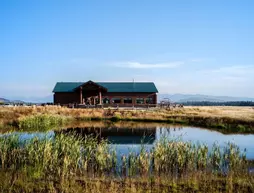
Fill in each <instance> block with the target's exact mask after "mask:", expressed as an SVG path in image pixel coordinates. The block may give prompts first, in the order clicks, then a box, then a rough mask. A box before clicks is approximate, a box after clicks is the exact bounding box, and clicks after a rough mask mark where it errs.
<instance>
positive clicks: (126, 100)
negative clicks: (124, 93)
mask: <svg viewBox="0 0 254 193" xmlns="http://www.w3.org/2000/svg"><path fill="white" fill-rule="evenodd" d="M123 102H124V103H132V98H124V99H123Z"/></svg>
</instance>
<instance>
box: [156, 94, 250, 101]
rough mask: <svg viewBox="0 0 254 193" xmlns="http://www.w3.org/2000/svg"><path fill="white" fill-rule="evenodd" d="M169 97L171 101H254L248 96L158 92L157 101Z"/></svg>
mask: <svg viewBox="0 0 254 193" xmlns="http://www.w3.org/2000/svg"><path fill="white" fill-rule="evenodd" d="M167 99H169V100H170V101H172V102H179V103H182V102H187V101H210V102H226V101H228V102H229V101H254V98H248V97H229V96H211V95H200V94H194V95H191V94H172V95H171V94H158V101H161V100H167Z"/></svg>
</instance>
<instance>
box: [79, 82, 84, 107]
mask: <svg viewBox="0 0 254 193" xmlns="http://www.w3.org/2000/svg"><path fill="white" fill-rule="evenodd" d="M82 90H83V89H82V86H81V87H80V90H79V97H80V98H79V101H80V104H83V96H82Z"/></svg>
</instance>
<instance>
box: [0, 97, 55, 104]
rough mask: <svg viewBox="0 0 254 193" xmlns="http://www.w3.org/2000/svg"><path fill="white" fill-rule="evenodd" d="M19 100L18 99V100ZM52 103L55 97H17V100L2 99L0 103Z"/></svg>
mask: <svg viewBox="0 0 254 193" xmlns="http://www.w3.org/2000/svg"><path fill="white" fill-rule="evenodd" d="M17 98H18V99H17ZM1 102H2V103H10V102H11V103H52V102H53V96H46V97H15V98H11V97H10V98H9V99H6V98H0V103H1Z"/></svg>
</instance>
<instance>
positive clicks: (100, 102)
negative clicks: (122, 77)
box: [99, 90, 102, 105]
mask: <svg viewBox="0 0 254 193" xmlns="http://www.w3.org/2000/svg"><path fill="white" fill-rule="evenodd" d="M99 104H100V105H101V104H102V101H101V90H100V91H99Z"/></svg>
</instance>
